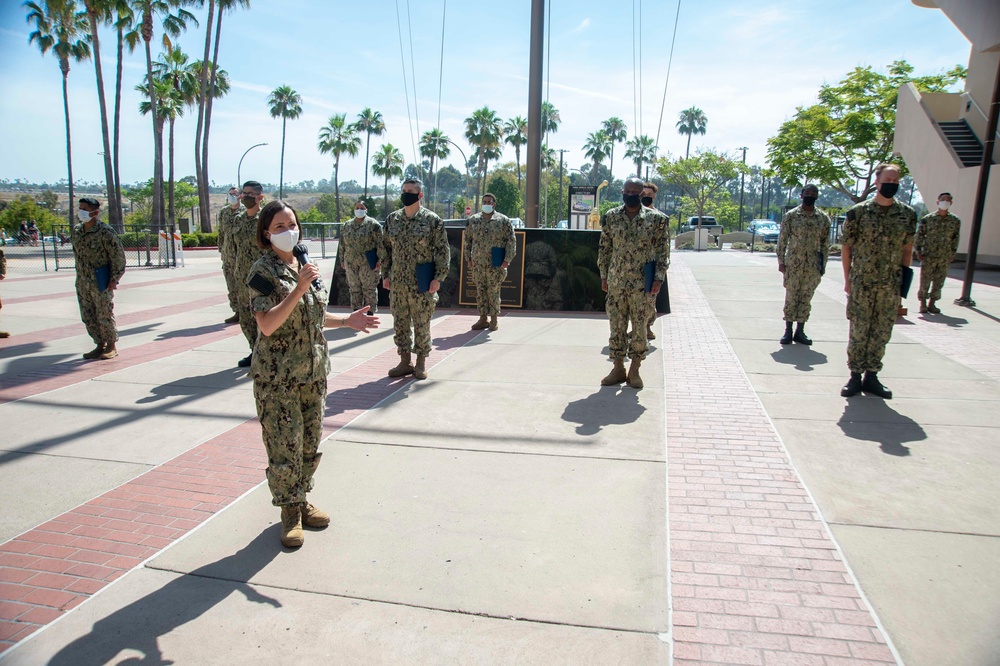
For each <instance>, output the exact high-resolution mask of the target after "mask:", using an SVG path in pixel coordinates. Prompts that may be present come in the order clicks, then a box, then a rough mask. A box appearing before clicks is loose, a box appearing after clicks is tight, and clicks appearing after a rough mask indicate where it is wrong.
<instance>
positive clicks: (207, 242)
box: [196, 231, 219, 247]
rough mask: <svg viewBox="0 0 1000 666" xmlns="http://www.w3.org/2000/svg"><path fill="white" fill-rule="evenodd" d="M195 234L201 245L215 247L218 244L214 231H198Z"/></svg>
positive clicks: (217, 235)
mask: <svg viewBox="0 0 1000 666" xmlns="http://www.w3.org/2000/svg"><path fill="white" fill-rule="evenodd" d="M196 235H197V236H198V242H199V245H201V247H216V246H217V245H218V244H219V234H217V233H216V232H214V231H213V232H211V233H203V232H199V233H198V234H196Z"/></svg>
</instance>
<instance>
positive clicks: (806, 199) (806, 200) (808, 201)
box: [802, 194, 816, 208]
mask: <svg viewBox="0 0 1000 666" xmlns="http://www.w3.org/2000/svg"><path fill="white" fill-rule="evenodd" d="M815 203H816V197H813V196H806V195H804V194H803V195H802V205H803V206H809V207H810V208H812V206H813V205H814V204H815Z"/></svg>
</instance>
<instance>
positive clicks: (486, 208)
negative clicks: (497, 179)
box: [483, 204, 493, 215]
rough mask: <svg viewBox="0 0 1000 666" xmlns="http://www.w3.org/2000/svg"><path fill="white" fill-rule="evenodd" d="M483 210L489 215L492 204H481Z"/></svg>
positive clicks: (491, 210)
mask: <svg viewBox="0 0 1000 666" xmlns="http://www.w3.org/2000/svg"><path fill="white" fill-rule="evenodd" d="M483 212H484V213H486V214H487V215H489V214H490V213H492V212H493V206H491V205H489V204H483Z"/></svg>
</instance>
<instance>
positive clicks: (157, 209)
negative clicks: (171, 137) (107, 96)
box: [142, 11, 164, 229]
mask: <svg viewBox="0 0 1000 666" xmlns="http://www.w3.org/2000/svg"><path fill="white" fill-rule="evenodd" d="M142 41H143V42H144V43H145V45H146V81H147V84H148V85H149V111H150V115H151V116H152V118H153V215H152V218H153V227H154V228H157V229H158V228H160V227H162V225H163V224H164V219H163V132H162V130H160V131H158V130H157V125H158V123H157V118H158V117H159V113H158V112H157V110H156V90H155V89H154V87H153V54H152V52H151V51H150V47H149V43H150V42H151V41H153V14H152V12H150V11H147V12H145V13H144V14H143V17H142Z"/></svg>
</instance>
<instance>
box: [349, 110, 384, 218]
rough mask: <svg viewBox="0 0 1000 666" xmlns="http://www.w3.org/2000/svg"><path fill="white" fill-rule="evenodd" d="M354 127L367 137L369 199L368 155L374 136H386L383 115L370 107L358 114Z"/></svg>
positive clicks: (366, 159) (366, 186)
mask: <svg viewBox="0 0 1000 666" xmlns="http://www.w3.org/2000/svg"><path fill="white" fill-rule="evenodd" d="M354 126H355V127H357V128H358V131H359V132H364V133H365V135H366V137H365V198H366V199H367V198H368V154H369V152H370V151H371V145H372V134H374V135H375V136H382V135H383V134H385V121H384V120H383V119H382V114H381V113H379V112H378V111H372V110H371V108H370V107H367V106H366V107H365V108H364V109H362V110H361V113H359V114H358V119H357V120H356V121H355V122H354Z"/></svg>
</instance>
